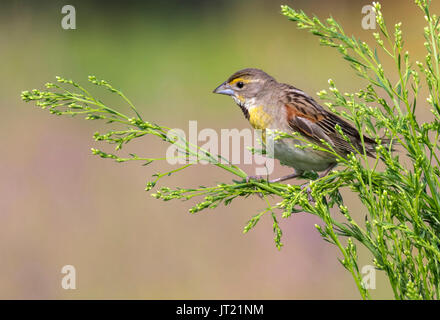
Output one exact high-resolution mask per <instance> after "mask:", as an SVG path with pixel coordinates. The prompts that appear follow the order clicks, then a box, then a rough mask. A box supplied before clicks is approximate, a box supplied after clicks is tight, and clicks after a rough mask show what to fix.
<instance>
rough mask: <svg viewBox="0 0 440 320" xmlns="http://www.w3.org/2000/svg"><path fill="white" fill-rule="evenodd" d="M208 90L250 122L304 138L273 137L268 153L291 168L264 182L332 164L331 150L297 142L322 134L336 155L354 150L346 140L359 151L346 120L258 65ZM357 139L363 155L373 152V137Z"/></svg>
mask: <svg viewBox="0 0 440 320" xmlns="http://www.w3.org/2000/svg"><path fill="white" fill-rule="evenodd" d="M213 92H214V93H219V94H224V95H228V96H231V97H232V98H233V99H234V100H235V102H236V103H237V104H238V106H239V107H240V108H241V110H242V111H243V114H244V116H245V117H246V119H248V120H249V122H250V124H251V125H252V127H253V128H255V129H261V130H265V129H271V130H278V131H281V132H285V133H292V132H297V133H298V134H299V135H300V136H301V137H302V138H305V139H295V138H283V139H276V140H275V142H274V155H273V156H274V157H275V158H276V159H278V160H280V163H281V164H283V165H287V166H289V167H292V168H294V172H293V174H289V175H287V176H284V177H280V178H277V179H273V180H269V182H280V181H284V180H288V179H292V178H296V177H300V176H301V175H302V174H303V173H304V171H315V172H321V173H320V174H319V177H323V176H325V175H327V174H328V173H329V172H330V171H331V170H332V169H333V168H334V167H335V166H336V165H337V162H336V158H337V157H336V156H335V155H334V154H331V153H329V152H326V151H322V150H314V149H313V148H298V147H297V146H298V145H305V144H307V143H310V142H312V143H314V144H317V145H321V146H323V144H322V142H321V140H324V141H326V142H327V143H328V144H330V145H331V146H332V147H333V149H334V150H335V151H336V152H337V153H338V154H339V155H342V156H345V155H347V154H349V153H350V152H352V151H354V150H353V147H352V145H353V146H354V147H355V148H356V149H357V150H359V151H360V152H362V153H363V148H362V143H361V137H360V135H359V132H358V131H357V130H356V129H355V128H354V127H353V126H352V125H351V124H349V123H348V122H346V121H345V120H343V119H341V118H340V117H338V116H337V115H335V114H334V113H332V112H329V111H327V110H325V109H324V108H323V107H322V106H321V105H319V104H318V103H317V102H316V101H315V100H314V99H313V98H312V97H310V96H309V95H308V94H307V93H305V92H304V91H302V90H300V89H297V88H295V87H294V86H291V85H289V84H285V83H279V82H277V81H276V80H275V79H274V78H273V77H271V76H270V75H268V74H267V73H266V72H264V71H262V70H259V69H254V68H248V69H243V70H240V71H237V72H236V73H234V74H233V75H232V76H230V77H229V78H228V80H226V81H225V82H223V83H222V84H221V85H219V86H218V87H217V88H216V89H215V90H214V91H213ZM336 125H339V126H340V127H341V129H342V132H343V133H344V134H345V135H346V136H347V137H348V138H349V139H350V141H351V144H350V143H348V142H347V141H346V140H344V138H343V137H342V136H341V135H340V134H339V133H338V132H337V131H336V130H335V126H336ZM304 140H306V141H308V142H305V141H304ZM363 140H364V144H365V149H366V153H367V155H369V156H371V157H373V156H374V153H375V146H376V142H375V141H374V140H373V139H371V138H369V137H367V136H363ZM325 148H327V147H325ZM250 178H261V177H250Z"/></svg>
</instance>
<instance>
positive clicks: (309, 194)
mask: <svg viewBox="0 0 440 320" xmlns="http://www.w3.org/2000/svg"><path fill="white" fill-rule="evenodd" d="M301 190H306V193H307V200H309V202H312V203H314V202H315V199H313V197H312V189H310V182H307V183H305V184H303V185H301Z"/></svg>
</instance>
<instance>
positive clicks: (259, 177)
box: [246, 176, 265, 183]
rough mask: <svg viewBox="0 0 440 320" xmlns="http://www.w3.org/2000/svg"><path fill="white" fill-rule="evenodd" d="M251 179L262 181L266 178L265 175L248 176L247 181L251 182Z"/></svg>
mask: <svg viewBox="0 0 440 320" xmlns="http://www.w3.org/2000/svg"><path fill="white" fill-rule="evenodd" d="M251 180H257V181H262V180H265V179H264V177H263V176H247V177H246V182H247V183H249V182H250V181H251Z"/></svg>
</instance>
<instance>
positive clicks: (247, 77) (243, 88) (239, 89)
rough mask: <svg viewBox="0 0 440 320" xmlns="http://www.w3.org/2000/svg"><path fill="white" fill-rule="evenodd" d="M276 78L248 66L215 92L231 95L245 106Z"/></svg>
mask: <svg viewBox="0 0 440 320" xmlns="http://www.w3.org/2000/svg"><path fill="white" fill-rule="evenodd" d="M274 82H275V79H274V78H272V77H271V76H270V75H268V74H267V73H266V72H264V71H263V70H260V69H254V68H247V69H243V70H240V71H237V72H235V73H234V74H233V75H232V76H230V77H229V78H228V80H226V81H225V82H223V83H222V84H221V85H219V86H218V87H217V88H215V89H214V91H213V92H214V93H219V94H225V95H228V96H231V97H232V98H233V99H234V100H235V102H237V104H239V105H240V106H241V107H244V106H245V105H246V104H247V102H248V101H249V100H250V99H253V98H255V97H257V96H258V95H259V94H262V93H263V92H264V90H265V89H266V88H267V86H268V85H270V84H271V83H274Z"/></svg>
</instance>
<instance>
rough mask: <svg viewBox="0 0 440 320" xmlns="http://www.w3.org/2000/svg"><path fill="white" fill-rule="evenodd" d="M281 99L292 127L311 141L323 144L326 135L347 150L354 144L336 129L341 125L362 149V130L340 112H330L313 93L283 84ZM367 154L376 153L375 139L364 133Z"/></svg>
mask: <svg viewBox="0 0 440 320" xmlns="http://www.w3.org/2000/svg"><path fill="white" fill-rule="evenodd" d="M283 92H284V94H283V97H282V99H281V101H282V103H283V104H284V107H285V109H286V113H287V118H288V122H289V125H290V127H291V128H292V130H294V131H297V132H299V133H301V134H302V135H303V136H305V137H306V138H308V139H309V140H311V141H312V142H315V143H318V144H320V140H321V139H323V140H325V141H326V142H328V143H329V144H330V145H331V146H333V147H334V148H335V150H336V151H337V152H338V153H340V154H347V153H350V152H352V151H354V150H353V147H352V146H351V145H350V143H348V142H347V141H345V140H344V138H343V137H342V136H341V135H340V134H339V133H338V132H337V131H336V130H335V126H336V125H339V126H340V127H341V129H342V132H343V133H344V134H345V135H346V136H347V137H349V138H350V140H351V144H353V146H355V147H356V149H358V150H361V142H360V135H359V132H358V131H357V130H356V129H355V128H354V127H353V126H352V125H351V124H349V123H348V122H346V121H345V120H343V119H341V118H339V117H338V116H337V115H335V114H333V113H331V112H328V111H327V110H325V109H324V108H323V107H322V106H320V105H319V104H318V103H317V102H316V101H315V100H314V99H313V98H312V97H310V96H308V95H307V94H306V93H304V92H303V91H301V90H299V89H297V88H295V87H292V86H290V85H284V89H283ZM364 141H365V145H366V146H367V149H368V150H367V154H368V155H369V156H374V154H373V153H374V145H375V141H374V140H372V139H370V138H368V137H366V136H364Z"/></svg>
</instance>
